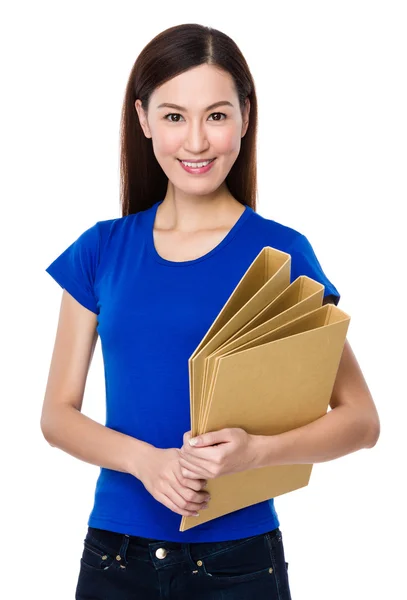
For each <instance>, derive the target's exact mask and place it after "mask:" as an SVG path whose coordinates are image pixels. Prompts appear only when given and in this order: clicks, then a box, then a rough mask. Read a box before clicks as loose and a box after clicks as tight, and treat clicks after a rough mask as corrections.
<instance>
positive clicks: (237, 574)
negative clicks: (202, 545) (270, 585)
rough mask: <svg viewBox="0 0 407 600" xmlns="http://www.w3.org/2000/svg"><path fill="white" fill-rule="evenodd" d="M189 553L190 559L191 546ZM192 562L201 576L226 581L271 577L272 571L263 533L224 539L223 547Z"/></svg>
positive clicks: (235, 581) (233, 581)
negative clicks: (243, 537) (226, 540)
mask: <svg viewBox="0 0 407 600" xmlns="http://www.w3.org/2000/svg"><path fill="white" fill-rule="evenodd" d="M191 557H192V558H193V559H194V557H193V550H192V549H191ZM194 562H195V564H196V565H197V566H198V567H199V571H200V572H201V575H203V576H204V577H207V578H208V579H209V578H210V580H211V581H217V582H225V583H229V584H232V583H244V582H247V581H253V580H256V579H260V578H262V577H273V571H274V570H273V566H272V561H271V558H270V553H269V551H268V546H267V543H266V540H265V536H264V534H260V535H258V536H254V537H252V538H250V539H248V540H245V541H241V540H235V541H232V542H231V541H229V542H225V547H224V548H221V549H217V550H216V551H214V552H212V553H211V552H209V553H208V554H207V555H206V556H203V557H202V558H201V559H199V560H194Z"/></svg>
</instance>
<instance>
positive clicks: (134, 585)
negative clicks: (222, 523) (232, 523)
mask: <svg viewBox="0 0 407 600" xmlns="http://www.w3.org/2000/svg"><path fill="white" fill-rule="evenodd" d="M287 568H288V563H287V562H286V561H285V555H284V546H283V538H282V534H281V530H280V528H277V529H274V530H273V531H268V532H266V533H262V534H259V535H255V536H251V537H247V538H240V539H237V540H230V541H222V542H199V543H186V542H183V543H180V542H167V541H165V540H156V539H152V538H143V537H138V536H132V535H127V534H123V533H116V532H112V531H107V530H104V529H95V528H93V527H88V530H87V533H86V537H85V539H84V547H83V553H82V557H81V560H80V572H79V577H78V583H77V587H76V593H75V599H76V600H141V599H146V600H263V599H264V600H291V594H290V588H289V582H288V572H287Z"/></svg>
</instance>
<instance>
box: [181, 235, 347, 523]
mask: <svg viewBox="0 0 407 600" xmlns="http://www.w3.org/2000/svg"><path fill="white" fill-rule="evenodd" d="M290 272H291V255H290V254H287V253H286V252H281V251H279V250H277V249H275V248H271V247H269V246H266V247H264V248H263V249H262V250H261V251H260V252H259V254H258V255H257V257H256V258H255V259H254V260H253V262H252V263H251V265H250V266H249V268H248V269H247V271H246V272H245V273H244V275H243V277H242V278H241V280H240V281H239V283H238V284H237V286H236V287H235V289H234V290H233V292H232V294H231V295H230V297H229V299H228V300H227V302H226V303H225V305H224V306H223V308H222V310H221V311H220V313H219V314H218V316H217V317H216V319H215V321H214V322H213V323H212V325H211V327H210V328H209V330H208V331H207V333H206V334H205V336H204V338H203V339H202V341H201V343H200V344H199V346H198V347H197V348H196V350H195V351H194V353H193V354H192V355H191V356H190V358H189V359H188V369H189V387H190V407H191V433H192V436H196V435H199V434H201V433H206V432H209V431H217V430H219V429H223V428H225V427H241V428H243V429H244V430H245V431H247V432H248V433H250V434H254V435H276V434H279V433H283V432H285V431H289V430H291V429H295V428H297V427H301V426H303V425H306V424H308V423H311V422H312V421H315V420H316V419H318V418H320V417H322V416H323V415H324V414H326V412H327V410H328V407H329V401H330V398H331V394H332V390H333V386H334V383H335V378H336V374H337V371H338V367H339V363H340V359H341V356H342V352H343V348H344V345H345V341H346V334H347V330H348V326H349V322H350V316H349V315H348V314H346V313H345V312H343V311H342V310H340V309H339V308H338V307H337V306H335V305H333V304H325V305H323V304H322V303H323V297H324V285H322V284H321V283H319V282H317V281H315V280H314V279H311V278H310V277H307V276H305V275H301V276H300V277H298V278H297V279H296V280H295V281H293V282H292V283H291V284H290ZM312 466H313V465H312V464H293V465H277V466H267V467H260V468H256V469H250V470H245V471H241V472H238V473H232V474H228V475H223V476H219V477H216V478H213V479H208V484H207V486H206V490H207V491H208V492H209V493H210V496H211V500H210V502H209V505H208V508H207V509H206V510H203V511H201V512H200V515H199V517H185V516H183V517H182V519H181V525H180V529H179V531H186V530H187V529H191V528H192V527H195V526H197V525H200V524H201V523H205V522H207V521H210V520H212V519H215V518H217V517H219V516H221V515H225V514H227V513H231V512H233V511H235V510H239V509H241V508H245V507H246V506H250V505H252V504H256V503H258V502H262V501H265V500H268V499H270V498H274V497H275V496H279V495H281V494H286V493H287V492H291V491H293V490H296V489H298V488H301V487H305V486H306V485H308V482H309V479H310V475H311V470H312Z"/></svg>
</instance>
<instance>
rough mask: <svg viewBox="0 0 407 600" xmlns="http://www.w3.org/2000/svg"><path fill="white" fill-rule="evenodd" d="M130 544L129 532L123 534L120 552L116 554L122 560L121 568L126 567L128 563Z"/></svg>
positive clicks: (119, 560)
mask: <svg viewBox="0 0 407 600" xmlns="http://www.w3.org/2000/svg"><path fill="white" fill-rule="evenodd" d="M128 545H129V536H128V535H127V533H125V534H123V540H122V545H121V546H120V550H119V554H118V555H117V556H116V560H117V561H118V562H120V565H119V568H122V569H125V568H126V567H127V564H128V560H127V555H126V553H127V547H128Z"/></svg>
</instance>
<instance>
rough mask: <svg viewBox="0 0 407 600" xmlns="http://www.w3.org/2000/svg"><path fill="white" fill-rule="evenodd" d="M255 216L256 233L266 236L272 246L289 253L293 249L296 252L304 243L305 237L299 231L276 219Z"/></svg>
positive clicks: (255, 213)
mask: <svg viewBox="0 0 407 600" xmlns="http://www.w3.org/2000/svg"><path fill="white" fill-rule="evenodd" d="M254 215H255V217H254V218H253V223H254V225H255V228H256V233H259V234H261V235H262V236H263V235H264V237H265V239H266V240H267V242H268V244H269V245H270V246H273V247H274V248H277V249H279V250H282V251H284V252H288V251H289V250H291V249H293V248H294V250H295V249H296V248H297V247H298V246H300V245H301V242H303V240H304V238H305V235H304V234H303V233H302V232H300V231H298V230H297V229H294V228H293V227H290V226H289V225H287V224H285V223H281V222H279V221H276V220H274V219H268V218H266V217H263V216H262V215H260V214H259V213H257V212H254ZM305 240H306V238H305Z"/></svg>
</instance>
